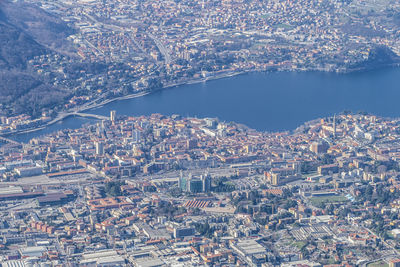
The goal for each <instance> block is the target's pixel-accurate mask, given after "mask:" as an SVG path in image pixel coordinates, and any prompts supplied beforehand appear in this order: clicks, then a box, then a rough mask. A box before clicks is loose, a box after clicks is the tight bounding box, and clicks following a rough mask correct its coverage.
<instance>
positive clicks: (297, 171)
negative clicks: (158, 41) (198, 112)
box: [0, 112, 400, 266]
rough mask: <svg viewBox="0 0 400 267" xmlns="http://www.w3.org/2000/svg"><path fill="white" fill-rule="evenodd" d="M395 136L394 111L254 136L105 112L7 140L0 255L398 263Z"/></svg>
mask: <svg viewBox="0 0 400 267" xmlns="http://www.w3.org/2000/svg"><path fill="white" fill-rule="evenodd" d="M399 137H400V121H399V120H397V119H385V118H380V117H376V116H372V115H362V114H341V115H340V116H335V117H333V118H323V119H318V120H314V121H310V122H307V123H305V124H304V125H302V126H300V127H299V128H297V129H296V130H295V131H293V132H278V133H265V132H257V131H255V130H252V129H249V128H247V127H246V126H243V125H239V124H236V123H232V122H222V121H219V120H218V119H214V118H205V119H199V118H184V117H181V116H179V115H173V116H163V115H160V114H153V115H151V116H141V117H119V116H117V114H116V113H115V112H112V113H111V116H110V118H109V119H108V120H103V121H101V122H99V123H97V124H93V125H87V126H86V127H83V128H81V129H77V130H62V131H59V132H56V133H54V134H51V135H47V136H44V137H41V138H35V139H32V140H31V141H30V143H29V144H15V143H13V144H6V145H3V146H2V147H1V148H0V160H1V167H0V173H1V175H2V176H1V177H2V178H1V179H2V183H1V188H0V202H1V208H0V214H1V217H0V218H1V219H0V240H1V245H0V249H1V251H2V252H1V254H2V255H3V256H2V257H1V258H0V260H1V262H2V264H3V266H15V264H19V265H20V266H25V265H29V264H35V263H41V264H53V265H62V264H67V263H68V264H72V265H75V264H80V265H87V266H94V265H98V266H125V265H129V266H131V265H133V266H204V265H209V266H214V265H226V266H231V265H232V266H233V265H239V266H246V265H247V266H274V265H275V266H276V265H281V266H360V265H362V264H370V263H374V262H375V263H376V264H385V263H386V264H388V263H390V264H392V266H397V265H395V264H397V258H399V255H398V254H399V252H398V250H397V249H398V248H399V238H400V234H399V233H400V230H399V229H400V218H399V217H398V213H399V207H400V206H399V203H400V190H399V189H400V183H399V177H400V172H399V171H400V167H399V156H400V152H399V149H400V143H399V142H398V140H399ZM377 261H379V262H377ZM333 264H336V265H333Z"/></svg>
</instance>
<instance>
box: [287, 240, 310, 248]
mask: <svg viewBox="0 0 400 267" xmlns="http://www.w3.org/2000/svg"><path fill="white" fill-rule="evenodd" d="M306 244H307V243H306V242H304V241H295V242H293V243H292V244H291V245H292V246H294V247H297V248H298V249H302V248H303V247H304V246H305V245H306Z"/></svg>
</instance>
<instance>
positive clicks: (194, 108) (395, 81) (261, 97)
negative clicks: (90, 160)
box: [11, 68, 400, 142]
mask: <svg viewBox="0 0 400 267" xmlns="http://www.w3.org/2000/svg"><path fill="white" fill-rule="evenodd" d="M399 101H400V68H387V69H380V70H375V71H370V72H360V73H350V74H337V73H321V72H301V73H295V72H276V73H251V74H244V75H239V76H235V77H230V78H224V79H220V80H212V81H207V82H204V83H198V84H190V85H182V86H178V87H174V88H169V89H166V90H161V91H157V92H155V93H152V94H149V95H146V96H144V97H139V98H134V99H128V100H121V101H116V102H112V103H110V104H107V105H105V106H103V107H100V108H97V109H93V110H89V111H85V112H86V113H93V114H101V115H106V116H109V114H110V111H111V110H116V111H117V114H119V115H133V116H135V115H138V116H139V115H149V114H152V113H161V114H165V115H171V114H180V115H182V116H197V117H218V118H219V119H220V120H224V121H235V122H239V123H243V124H246V125H248V126H249V127H251V128H255V129H257V130H263V131H280V130H292V129H295V128H296V127H297V126H299V125H301V124H302V123H304V122H306V121H308V120H312V119H316V118H320V117H324V116H332V115H333V114H334V113H340V112H342V111H344V110H350V111H353V112H358V111H365V112H368V113H373V114H376V115H380V116H388V117H400V104H399ZM94 121H95V120H88V119H83V118H77V117H70V118H67V119H66V120H64V121H63V122H61V123H59V124H55V125H52V126H50V127H48V128H46V129H43V130H41V131H37V132H32V133H27V134H20V135H16V136H12V137H11V138H13V139H15V140H18V141H22V142H26V141H28V140H29V139H31V138H33V137H37V136H41V135H44V134H46V133H50V132H53V131H56V130H60V129H64V128H79V127H81V126H82V125H83V124H84V123H88V122H94Z"/></svg>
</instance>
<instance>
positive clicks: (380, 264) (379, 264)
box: [367, 260, 389, 267]
mask: <svg viewBox="0 0 400 267" xmlns="http://www.w3.org/2000/svg"><path fill="white" fill-rule="evenodd" d="M367 267H389V264H388V263H386V262H385V261H383V260H380V261H376V262H373V263H370V264H368V265H367Z"/></svg>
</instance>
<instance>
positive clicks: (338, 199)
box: [310, 196, 348, 206]
mask: <svg viewBox="0 0 400 267" xmlns="http://www.w3.org/2000/svg"><path fill="white" fill-rule="evenodd" d="M347 200H348V199H347V198H346V197H344V196H326V197H312V198H311V199H310V201H311V203H312V204H313V205H314V206H319V205H321V204H323V203H333V202H346V201H347Z"/></svg>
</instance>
